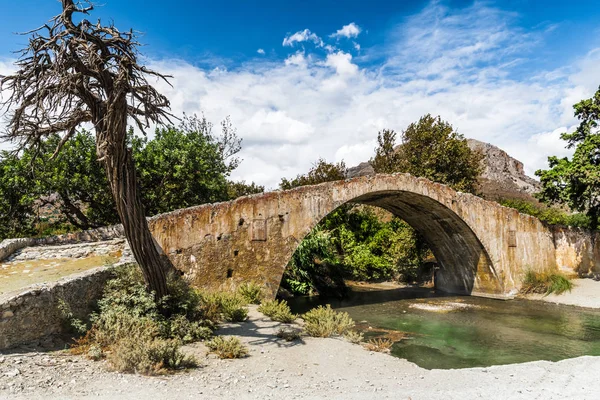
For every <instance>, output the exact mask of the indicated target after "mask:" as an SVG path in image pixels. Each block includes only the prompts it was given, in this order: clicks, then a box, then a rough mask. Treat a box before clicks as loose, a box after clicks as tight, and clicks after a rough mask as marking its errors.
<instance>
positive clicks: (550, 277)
mask: <svg viewBox="0 0 600 400" xmlns="http://www.w3.org/2000/svg"><path fill="white" fill-rule="evenodd" d="M571 289H573V282H571V281H570V280H569V278H567V277H566V276H564V275H562V274H560V273H557V272H535V271H533V270H528V271H527V272H526V273H525V279H523V286H522V287H521V292H522V293H525V294H527V293H539V294H546V295H548V294H551V293H554V294H562V293H564V292H566V291H569V292H570V291H571Z"/></svg>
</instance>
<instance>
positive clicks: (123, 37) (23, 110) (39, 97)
mask: <svg viewBox="0 0 600 400" xmlns="http://www.w3.org/2000/svg"><path fill="white" fill-rule="evenodd" d="M93 8H94V7H93V4H92V3H89V2H85V3H82V2H79V1H75V2H74V1H73V0H62V13H61V14H59V15H57V16H56V17H54V18H53V19H51V20H50V21H49V22H48V23H47V24H45V25H44V26H42V27H40V28H38V29H35V30H33V31H30V32H27V33H26V34H28V35H30V37H29V45H28V46H27V47H26V48H25V49H23V50H21V53H20V57H19V60H18V61H17V63H16V66H17V69H18V70H17V72H16V73H14V74H12V75H8V76H0V94H1V95H2V96H4V97H5V99H3V100H2V103H1V104H2V109H4V110H6V111H7V114H8V129H7V132H6V134H5V135H4V138H5V139H9V140H11V141H12V142H13V143H17V144H18V148H19V149H23V148H25V147H34V148H35V147H37V146H39V145H40V144H41V143H42V141H43V140H44V139H45V138H46V137H48V135H51V134H54V133H59V134H62V135H63V136H62V140H61V141H60V144H59V145H58V147H57V148H56V151H55V153H54V155H55V156H56V154H58V153H59V152H60V150H61V148H62V147H63V145H64V144H65V143H66V142H67V141H68V140H69V139H70V138H71V137H72V136H73V135H74V134H75V132H76V130H77V129H78V128H79V127H80V126H82V125H92V126H93V127H94V129H95V133H96V153H97V156H98V160H99V161H100V162H101V163H102V165H103V166H104V168H105V169H106V173H107V176H108V180H109V184H110V189H111V191H112V195H113V197H114V200H115V203H116V208H117V212H118V214H119V217H120V219H121V223H122V224H123V227H124V230H125V235H126V237H127V240H128V241H129V245H130V246H131V250H132V252H133V255H134V256H135V259H136V261H137V262H138V264H139V265H140V267H141V269H142V271H143V275H144V279H145V281H146V284H147V286H148V288H149V289H150V290H153V291H155V294H156V296H157V297H162V296H164V295H165V294H167V286H166V272H167V265H166V264H168V263H167V262H166V260H165V257H161V256H160V254H159V251H158V249H157V248H156V246H155V243H154V239H153V237H152V235H151V233H150V230H149V228H148V223H147V221H146V218H145V215H144V207H143V205H142V203H141V200H140V196H139V193H138V186H137V181H136V174H135V167H134V163H133V159H132V156H131V151H130V149H128V147H127V141H126V138H127V123H128V119H129V118H131V120H132V121H134V122H135V124H136V125H137V126H138V127H139V128H140V129H141V130H145V129H147V128H148V127H149V125H150V124H152V123H161V122H165V121H169V117H170V116H171V114H169V112H168V110H169V101H168V99H167V98H166V97H165V96H163V95H162V94H160V93H159V92H158V91H157V90H156V89H155V88H154V87H152V85H150V83H149V82H148V79H149V78H154V79H163V80H165V81H166V80H167V77H166V76H164V75H161V74H159V73H157V72H154V71H151V70H149V69H147V68H146V67H144V66H143V65H141V64H140V62H139V61H138V55H139V54H138V51H137V49H138V46H139V43H138V42H137V39H136V35H135V34H134V32H133V31H129V32H120V31H119V30H118V29H117V28H115V27H114V26H113V25H112V24H111V25H107V26H103V25H102V24H101V23H100V21H98V22H97V23H96V24H92V23H90V22H89V21H88V20H86V19H85V18H82V17H84V16H85V15H88V14H89V12H90V11H92V10H93ZM77 18H79V19H80V20H79V22H77Z"/></svg>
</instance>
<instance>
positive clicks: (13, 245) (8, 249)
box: [0, 238, 36, 261]
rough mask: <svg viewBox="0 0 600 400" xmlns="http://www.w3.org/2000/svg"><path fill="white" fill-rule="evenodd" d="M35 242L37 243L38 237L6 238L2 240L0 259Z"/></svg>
mask: <svg viewBox="0 0 600 400" xmlns="http://www.w3.org/2000/svg"><path fill="white" fill-rule="evenodd" d="M34 244H36V239H31V238H20V239H5V240H3V241H2V242H0V261H3V260H5V259H6V258H7V257H9V256H10V255H11V254H13V253H14V252H15V251H17V250H21V249H22V248H25V247H28V246H33V245H34Z"/></svg>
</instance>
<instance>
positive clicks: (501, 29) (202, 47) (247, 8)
mask: <svg viewBox="0 0 600 400" xmlns="http://www.w3.org/2000/svg"><path fill="white" fill-rule="evenodd" d="M0 3H1V4H0V16H2V23H1V24H0V74H1V73H3V72H4V73H6V72H7V71H10V70H11V69H12V61H13V60H14V57H15V55H14V54H13V53H12V51H13V50H17V49H19V48H21V47H22V46H23V45H24V43H25V42H26V39H25V38H24V37H22V36H18V35H14V34H13V33H14V32H19V31H26V30H29V29H31V28H35V27H37V26H39V25H41V24H42V23H43V22H44V21H45V20H47V19H48V18H49V17H50V16H52V15H54V14H56V13H57V12H58V11H59V8H60V3H59V2H57V1H53V0H29V1H28V2H27V8H24V7H23V6H22V5H21V3H20V2H12V1H11V2H9V1H1V2H0ZM101 3H103V6H102V7H100V8H99V9H98V10H97V12H95V14H94V15H93V16H92V18H96V17H100V18H102V19H103V20H104V21H109V20H114V22H115V25H117V26H118V27H120V28H121V29H128V28H130V27H133V28H134V29H136V30H139V31H141V32H143V36H142V38H141V41H142V42H144V44H145V46H144V47H143V48H142V49H141V51H142V52H143V54H144V55H145V56H146V57H147V58H146V62H147V64H149V65H150V66H151V67H153V68H154V69H157V70H159V71H161V72H163V73H165V74H169V75H172V76H173V78H172V79H171V83H172V85H173V86H172V87H169V86H167V85H164V84H160V83H159V84H157V85H158V86H159V87H160V88H161V90H163V91H164V93H165V94H167V95H168V97H169V98H170V99H171V103H172V109H173V111H174V113H175V114H178V115H181V114H182V113H183V112H185V113H188V114H192V113H198V114H201V113H204V114H205V115H206V116H207V118H208V119H209V120H211V121H213V122H214V123H215V125H217V126H218V122H219V121H220V120H222V119H223V118H224V117H226V116H228V115H229V116H231V120H232V122H233V124H234V126H235V127H237V130H238V134H239V135H240V136H241V137H243V139H244V141H243V150H242V154H241V156H242V158H243V159H244V161H243V163H242V164H241V166H240V167H239V169H238V170H237V171H236V172H235V174H234V177H235V178H236V179H245V180H246V181H255V182H257V183H260V184H263V185H266V186H267V187H270V188H273V187H276V186H277V183H278V182H279V180H280V178H281V177H282V176H285V177H292V176H295V175H296V174H298V173H302V172H305V171H307V170H308V168H310V166H311V164H312V163H313V162H314V161H315V160H317V159H318V158H319V157H323V158H325V159H327V160H328V161H341V160H344V161H345V162H346V164H347V165H349V166H351V165H355V164H357V163H359V162H361V161H365V160H368V159H369V158H370V157H371V156H372V154H373V150H374V148H375V139H376V136H377V132H378V131H379V130H380V129H383V128H390V129H395V130H397V131H402V130H403V129H405V128H406V126H407V125H408V124H409V123H410V122H413V121H416V120H418V118H419V117H420V116H422V115H424V114H426V113H431V114H434V115H440V116H441V117H442V118H443V119H445V120H447V121H449V122H450V123H451V124H452V125H453V126H454V127H455V128H456V129H457V130H458V131H459V132H460V133H462V134H463V135H465V136H466V137H469V138H475V139H479V140H483V141H486V142H489V143H492V144H495V145H497V146H499V147H501V148H503V149H504V150H506V151H507V152H508V153H509V154H511V155H512V156H514V157H516V158H518V159H520V160H522V161H523V162H524V163H525V167H526V170H527V172H528V173H529V174H531V175H532V174H533V172H534V171H535V170H536V169H538V168H543V167H545V165H546V157H547V156H548V155H553V154H555V155H567V154H568V152H566V150H565V149H564V144H563V143H561V141H560V139H559V135H560V133H561V132H564V131H566V130H570V129H572V127H573V126H574V125H575V124H576V122H577V121H576V120H575V119H574V117H573V109H572V105H573V104H574V103H576V102H577V101H579V100H581V99H582V98H588V97H591V96H592V94H593V93H594V92H595V90H596V89H597V88H598V86H599V85H600V25H598V24H597V20H598V17H600V11H599V10H598V8H597V2H596V1H595V0H594V1H586V0H583V1H577V2H566V1H558V0H556V1H555V0H545V1H543V0H529V1H517V0H510V1H498V2H491V1H490V2H471V1H403V2H400V1H396V2H394V1H377V0H371V1H345V2H338V1H305V2H294V3H290V2H281V1H262V2H261V1H257V2H247V1H242V0H240V1H228V2H215V1H210V2H204V1H191V0H182V1H178V2H171V3H165V2H159V1H147V0H129V1H126V2H125V1H117V0H105V1H103V2H101ZM595 3H596V4H595ZM342 4H343V5H342Z"/></svg>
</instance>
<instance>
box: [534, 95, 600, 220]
mask: <svg viewBox="0 0 600 400" xmlns="http://www.w3.org/2000/svg"><path fill="white" fill-rule="evenodd" d="M573 108H574V109H575V116H576V117H577V118H578V119H579V121H580V123H579V126H578V127H577V129H576V130H575V131H574V132H572V133H563V134H562V135H561V138H562V139H563V140H565V141H567V148H575V152H574V154H573V157H572V158H571V159H570V160H569V158H567V157H565V158H560V159H559V158H558V157H555V156H553V157H549V158H548V163H549V166H550V169H547V170H538V171H536V173H535V174H536V175H537V176H539V177H540V181H541V183H542V191H541V192H540V193H539V195H538V196H539V198H540V200H542V201H545V202H547V203H550V204H567V205H568V206H569V207H571V208H572V209H573V210H577V211H580V212H585V213H586V214H587V216H588V218H589V222H590V227H591V228H592V229H596V228H598V217H599V216H600V131H599V127H598V124H599V122H600V88H598V90H597V91H596V93H595V94H594V96H593V97H592V98H589V99H585V100H582V101H580V102H579V103H577V104H575V105H574V106H573Z"/></svg>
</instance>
